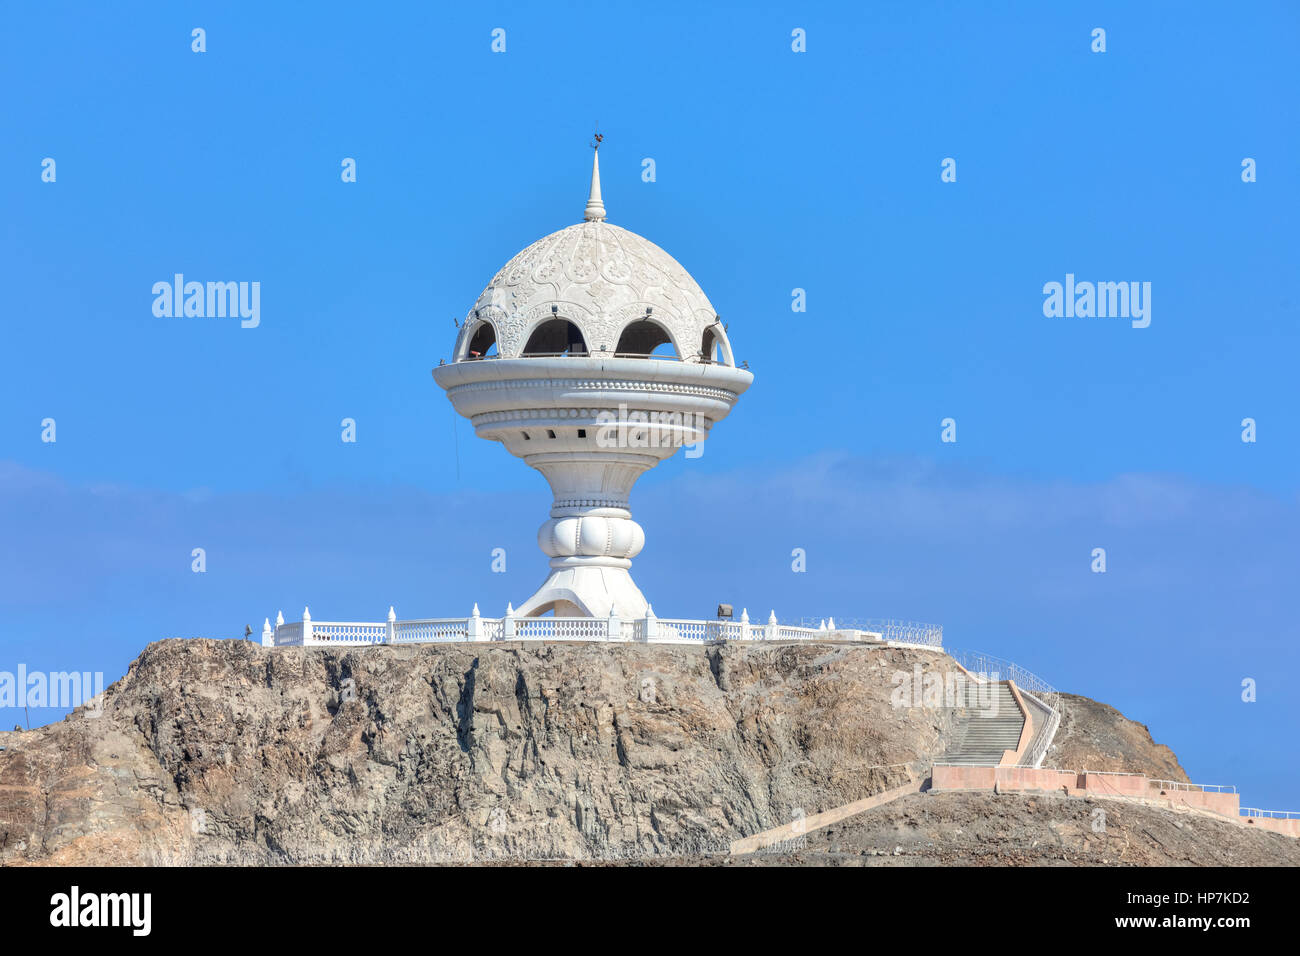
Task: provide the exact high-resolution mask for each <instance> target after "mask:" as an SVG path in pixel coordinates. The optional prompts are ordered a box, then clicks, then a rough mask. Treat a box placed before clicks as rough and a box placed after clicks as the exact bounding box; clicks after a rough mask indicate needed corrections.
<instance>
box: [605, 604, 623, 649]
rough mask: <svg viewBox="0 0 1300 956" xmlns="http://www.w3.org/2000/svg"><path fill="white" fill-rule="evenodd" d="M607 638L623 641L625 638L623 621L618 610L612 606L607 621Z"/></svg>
mask: <svg viewBox="0 0 1300 956" xmlns="http://www.w3.org/2000/svg"><path fill="white" fill-rule="evenodd" d="M605 628H606V631H605V640H607V641H621V640H622V639H623V622H622V621H621V620H619V617H618V612H617V611H615V610H614V609H613V608H612V607H611V608H610V609H609V620H608V621H607V622H605Z"/></svg>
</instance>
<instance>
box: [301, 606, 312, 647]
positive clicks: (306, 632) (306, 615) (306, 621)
mask: <svg viewBox="0 0 1300 956" xmlns="http://www.w3.org/2000/svg"><path fill="white" fill-rule="evenodd" d="M302 642H303V644H304V645H307V644H310V643H311V611H310V610H309V609H308V608H306V607H304V608H303V609H302Z"/></svg>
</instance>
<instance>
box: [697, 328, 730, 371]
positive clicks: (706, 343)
mask: <svg viewBox="0 0 1300 956" xmlns="http://www.w3.org/2000/svg"><path fill="white" fill-rule="evenodd" d="M700 361H702V362H714V363H716V364H718V365H729V366H732V367H733V368H734V367H735V364H736V360H735V359H734V358H732V355H731V343H730V342H728V341H727V333H726V332H725V331H724V330H723V328H722V326H721V325H719V324H717V323H714V324H713V325H710V326H709V327H708V328H707V329H705V330H704V338H703V340H702V341H701V342H700Z"/></svg>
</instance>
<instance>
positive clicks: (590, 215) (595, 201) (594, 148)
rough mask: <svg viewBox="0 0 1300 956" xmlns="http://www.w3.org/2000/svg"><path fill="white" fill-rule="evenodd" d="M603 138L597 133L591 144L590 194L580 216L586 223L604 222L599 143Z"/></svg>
mask: <svg viewBox="0 0 1300 956" xmlns="http://www.w3.org/2000/svg"><path fill="white" fill-rule="evenodd" d="M604 138H605V137H604V136H602V135H601V134H600V133H597V134H596V138H595V140H594V141H593V142H592V144H591V192H590V193H589V194H588V196H587V208H586V210H585V211H584V212H583V214H582V218H583V219H585V220H587V222H604V221H605V204H604V202H602V201H601V198H600V143H601V140H603V139H604Z"/></svg>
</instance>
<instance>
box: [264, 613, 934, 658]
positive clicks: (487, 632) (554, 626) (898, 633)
mask: <svg viewBox="0 0 1300 956" xmlns="http://www.w3.org/2000/svg"><path fill="white" fill-rule="evenodd" d="M396 617H397V616H396V614H395V613H394V612H393V611H392V609H390V610H389V615H388V621H387V622H386V623H378V624H375V623H369V622H339V621H313V620H312V619H311V617H310V615H309V613H308V612H306V611H304V612H303V619H302V620H301V621H292V622H289V623H286V622H285V621H284V618H283V617H282V616H277V618H276V625H275V627H274V630H272V627H271V624H270V621H269V620H268V621H267V624H266V626H265V628H264V629H263V631H262V643H263V644H265V645H267V646H274V647H286V646H302V645H307V646H313V645H327V644H329V645H340V644H347V645H365V644H443V643H475V642H482V641H509V640H516V641H623V642H631V643H636V642H639V643H654V644H709V643H717V642H720V641H853V642H864V643H881V642H885V641H888V642H889V643H894V644H910V645H912V646H916V647H925V648H928V649H931V650H939V649H941V648H942V643H943V629H942V628H940V627H935V626H932V625H928V624H905V623H903V622H873V623H878V624H879V625H880V626H878V627H873V628H866V627H858V626H853V625H849V626H841V625H838V624H835V622H834V621H833V620H832V621H830V623H829V625H828V623H827V622H826V621H822V622H820V623H819V624H818V626H815V627H812V626H796V625H791V624H781V623H778V622H777V620H776V617H775V615H773V616H772V617H769V619H768V621H767V623H765V624H763V623H756V622H751V621H750V620H749V618H748V616H747V615H742V616H741V619H740V620H738V621H737V620H726V619H717V620H695V619H687V618H659V617H655V615H654V612H653V611H651V612H650V613H649V614H647V615H646V616H645V617H642V618H635V619H633V620H622V619H620V618H618V617H609V618H599V617H515V616H514V613H513V611H512V610H507V612H506V615H505V616H504V617H499V618H490V617H482V616H480V615H479V614H478V608H477V606H476V607H475V608H474V613H473V614H471V615H470V616H469V617H461V618H430V619H427V620H413V621H399V620H397V619H396ZM858 623H860V622H859V621H854V625H856V624H858ZM908 638H911V640H909V639H908Z"/></svg>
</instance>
